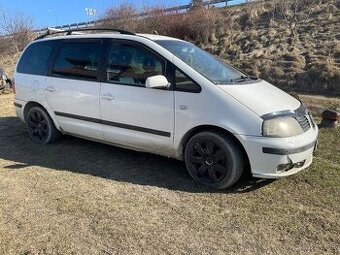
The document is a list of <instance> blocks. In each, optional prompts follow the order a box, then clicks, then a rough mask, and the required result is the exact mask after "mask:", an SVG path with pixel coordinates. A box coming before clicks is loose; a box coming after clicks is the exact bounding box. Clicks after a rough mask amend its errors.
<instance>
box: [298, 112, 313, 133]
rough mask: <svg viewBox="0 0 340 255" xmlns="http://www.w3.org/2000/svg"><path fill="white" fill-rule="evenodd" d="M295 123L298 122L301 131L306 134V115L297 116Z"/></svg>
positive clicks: (308, 124) (307, 126)
mask: <svg viewBox="0 0 340 255" xmlns="http://www.w3.org/2000/svg"><path fill="white" fill-rule="evenodd" d="M296 120H297V122H299V124H300V126H301V127H302V130H303V131H304V132H306V131H307V130H309V129H310V122H309V120H308V118H307V115H303V116H297V117H296Z"/></svg>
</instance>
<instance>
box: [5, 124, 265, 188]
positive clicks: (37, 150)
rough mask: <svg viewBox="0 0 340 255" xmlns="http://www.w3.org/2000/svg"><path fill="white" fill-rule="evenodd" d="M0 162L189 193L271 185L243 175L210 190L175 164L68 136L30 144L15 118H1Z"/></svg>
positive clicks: (15, 168) (12, 168) (14, 168)
mask: <svg viewBox="0 0 340 255" xmlns="http://www.w3.org/2000/svg"><path fill="white" fill-rule="evenodd" d="M0 158H1V159H5V160H8V161H13V162H15V163H13V164H12V165H9V166H6V167H5V169H6V170H8V171H20V170H24V169H25V168H26V167H28V166H41V167H45V168H50V169H52V170H61V171H70V172H74V173H81V174H89V175H93V176H97V177H101V178H107V179H111V180H115V181H121V182H129V183H133V184H139V185H149V186H157V187H162V188H167V189H171V190H180V191H186V192H192V193H198V192H212V193H216V192H218V193H245V192H251V191H253V190H256V189H259V188H262V187H264V186H266V185H268V184H269V183H271V182H272V180H261V179H254V178H252V177H249V176H247V175H245V176H244V177H243V178H242V179H241V180H240V181H239V182H238V183H236V184H235V185H234V186H233V187H231V188H229V189H225V190H218V191H216V190H212V189H209V188H206V187H203V186H202V185H199V184H196V183H195V182H194V181H193V180H192V179H191V177H190V176H189V174H188V173H187V171H186V168H185V164H184V163H183V162H181V161H178V160H174V159H169V158H165V157H161V156H157V155H153V154H149V153H142V152H136V151H131V150H126V149H121V148H117V147H114V146H109V145H104V144H100V143H95V142H91V141H87V140H83V139H79V138H75V137H71V136H64V137H63V138H62V139H61V140H60V141H58V142H56V143H54V144H51V145H46V146H41V145H37V144H35V143H34V142H32V141H31V140H30V138H29V135H28V133H27V131H26V130H25V126H24V124H22V123H21V122H20V120H19V119H18V118H16V117H0Z"/></svg>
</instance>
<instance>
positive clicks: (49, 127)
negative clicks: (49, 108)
mask: <svg viewBox="0 0 340 255" xmlns="http://www.w3.org/2000/svg"><path fill="white" fill-rule="evenodd" d="M26 125H27V128H28V133H29V135H30V136H31V139H32V140H33V141H34V142H35V143H37V144H49V143H52V142H54V141H56V140H57V139H59V138H60V136H61V133H60V132H59V131H58V130H57V129H56V128H55V126H54V123H53V121H52V119H51V118H50V116H49V115H48V113H47V112H46V111H45V110H44V109H43V108H41V107H39V106H34V107H32V108H31V109H29V110H28V112H27V115H26Z"/></svg>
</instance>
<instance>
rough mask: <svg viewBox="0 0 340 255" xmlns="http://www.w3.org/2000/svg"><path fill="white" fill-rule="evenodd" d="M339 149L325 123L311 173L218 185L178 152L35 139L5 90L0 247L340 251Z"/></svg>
mask: <svg viewBox="0 0 340 255" xmlns="http://www.w3.org/2000/svg"><path fill="white" fill-rule="evenodd" d="M304 100H306V102H307V103H308V104H309V103H311V102H312V103H316V102H317V101H318V99H317V98H312V99H310V98H304ZM325 100H326V101H327V100H328V99H325ZM325 100H324V101H322V104H323V103H325V102H326V101H325ZM332 104H336V105H337V104H339V101H337V100H334V99H333V100H332ZM339 149H340V129H333V130H325V129H322V130H321V134H320V150H319V152H318V153H317V155H316V158H315V162H314V164H313V165H312V167H310V168H309V170H308V171H305V172H303V173H300V174H298V175H296V176H293V177H290V178H287V179H282V180H277V181H274V182H264V181H261V180H254V179H243V180H242V181H241V182H240V183H238V184H237V185H236V187H234V188H232V189H229V190H225V191H218V192H217V191H212V190H209V189H205V188H202V187H201V186H199V185H196V184H195V183H194V182H193V181H192V180H191V179H190V178H189V176H188V175H187V173H186V170H185V167H184V164H183V163H181V162H178V161H175V160H171V159H167V158H163V157H158V156H154V155H150V154H145V153H137V152H133V151H128V150H123V149H119V148H115V147H110V146H106V145H102V144H98V143H93V142H89V141H85V140H80V139H77V138H72V137H64V138H63V140H61V141H60V142H58V143H56V144H53V145H49V146H46V147H41V146H38V145H35V144H34V143H32V142H31V141H30V139H29V137H28V135H27V133H26V131H25V128H24V126H23V124H21V123H20V122H19V120H18V119H17V118H16V117H15V116H14V111H13V107H12V95H0V254H339V253H340V236H339V231H340V222H339V217H340V211H339V210H340V208H339V206H340V151H339Z"/></svg>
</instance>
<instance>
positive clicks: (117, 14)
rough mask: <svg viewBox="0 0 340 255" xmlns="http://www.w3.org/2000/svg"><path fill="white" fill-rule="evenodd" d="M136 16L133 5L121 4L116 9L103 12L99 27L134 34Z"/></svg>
mask: <svg viewBox="0 0 340 255" xmlns="http://www.w3.org/2000/svg"><path fill="white" fill-rule="evenodd" d="M137 14H138V12H137V10H136V8H135V7H134V6H133V5H128V4H122V5H121V6H119V7H118V8H110V9H108V10H107V11H106V12H105V14H104V17H103V23H102V24H101V26H102V27H105V28H110V27H113V28H117V29H123V30H129V31H133V32H135V31H136V29H137V27H138V18H137Z"/></svg>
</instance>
